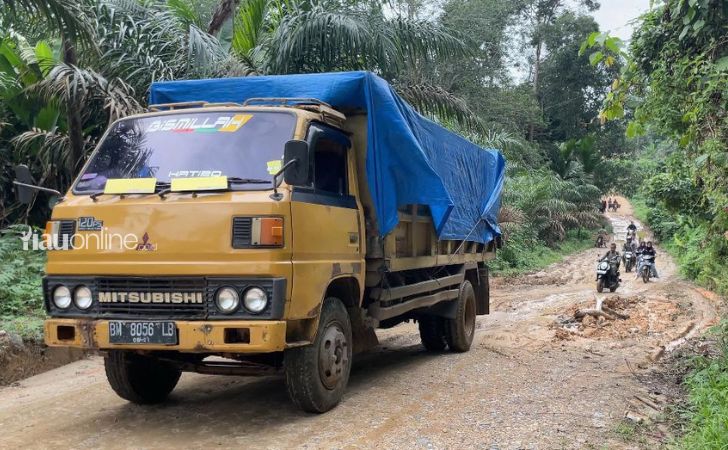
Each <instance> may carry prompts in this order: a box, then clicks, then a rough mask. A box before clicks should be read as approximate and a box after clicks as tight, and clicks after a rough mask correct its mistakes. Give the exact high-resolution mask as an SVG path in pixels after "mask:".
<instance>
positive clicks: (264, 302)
mask: <svg viewBox="0 0 728 450" xmlns="http://www.w3.org/2000/svg"><path fill="white" fill-rule="evenodd" d="M243 303H245V309H247V310H248V311H250V312H252V313H255V314H258V313H260V312H262V311H263V310H264V309H265V307H266V306H268V295H267V294H266V293H265V291H264V290H263V289H261V288H257V287H253V288H250V289H248V290H247V291H245V295H244V296H243Z"/></svg>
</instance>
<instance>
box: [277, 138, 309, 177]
mask: <svg viewBox="0 0 728 450" xmlns="http://www.w3.org/2000/svg"><path fill="white" fill-rule="evenodd" d="M308 158H309V156H308V142H306V141H299V140H295V139H291V140H290V141H288V142H286V146H285V148H284V152H283V167H284V168H285V172H284V173H283V179H284V180H285V181H286V184H289V185H291V186H301V185H306V184H308V180H309V175H310V174H309V173H308V171H309V170H308V169H309V164H308ZM294 161H295V162H294Z"/></svg>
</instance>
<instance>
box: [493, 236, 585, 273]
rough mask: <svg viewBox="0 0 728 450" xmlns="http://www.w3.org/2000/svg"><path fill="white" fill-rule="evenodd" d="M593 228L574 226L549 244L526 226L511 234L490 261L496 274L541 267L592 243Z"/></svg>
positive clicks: (519, 271) (526, 270)
mask: <svg viewBox="0 0 728 450" xmlns="http://www.w3.org/2000/svg"><path fill="white" fill-rule="evenodd" d="M595 235H596V230H593V229H592V230H589V229H577V230H571V231H569V232H568V233H567V235H566V237H565V239H564V241H563V242H560V243H559V244H558V245H557V246H555V247H549V246H547V245H545V244H544V242H543V241H542V240H540V239H538V238H537V237H536V236H535V235H534V234H533V233H531V232H530V231H529V230H528V229H527V228H520V229H518V230H517V231H516V232H515V233H513V234H512V235H511V236H510V238H509V241H508V245H506V246H504V247H503V249H501V250H500V251H499V252H498V255H497V257H496V259H495V260H494V261H493V262H491V263H490V264H489V267H490V269H491V270H492V271H493V273H494V274H495V275H500V276H504V275H516V274H519V273H523V272H529V271H533V270H538V269H542V268H544V267H546V266H548V265H550V264H553V263H555V262H558V261H561V260H562V259H563V258H564V257H565V256H567V255H570V254H573V253H576V252H580V251H582V250H586V249H588V248H590V247H592V246H594V236H595Z"/></svg>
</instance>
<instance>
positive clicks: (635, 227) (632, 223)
mask: <svg viewBox="0 0 728 450" xmlns="http://www.w3.org/2000/svg"><path fill="white" fill-rule="evenodd" d="M630 230H632V231H633V232H635V233H636V232H637V225H635V224H634V220H630V221H629V225H627V231H630Z"/></svg>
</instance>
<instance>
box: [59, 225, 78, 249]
mask: <svg viewBox="0 0 728 450" xmlns="http://www.w3.org/2000/svg"><path fill="white" fill-rule="evenodd" d="M74 234H76V221H75V220H61V221H60V224H59V226H58V238H57V239H58V241H57V242H56V248H61V249H71V246H72V244H73V241H72V239H73V235H74Z"/></svg>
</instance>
